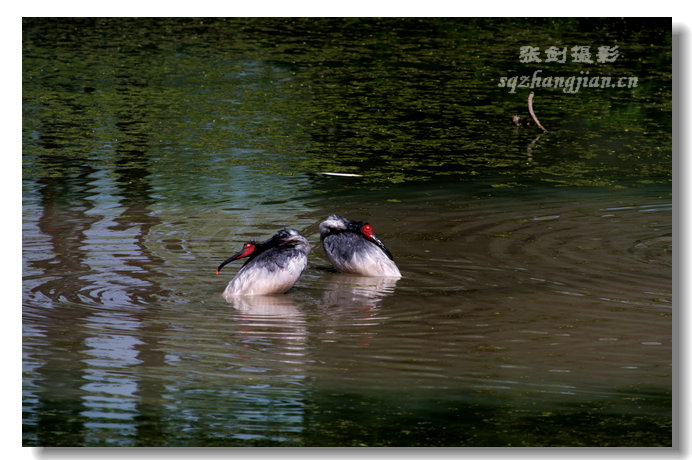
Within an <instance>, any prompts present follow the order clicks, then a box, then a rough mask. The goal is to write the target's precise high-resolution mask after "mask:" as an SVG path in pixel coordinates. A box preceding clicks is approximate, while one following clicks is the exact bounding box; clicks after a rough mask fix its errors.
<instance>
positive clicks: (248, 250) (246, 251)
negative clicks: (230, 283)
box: [216, 243, 255, 275]
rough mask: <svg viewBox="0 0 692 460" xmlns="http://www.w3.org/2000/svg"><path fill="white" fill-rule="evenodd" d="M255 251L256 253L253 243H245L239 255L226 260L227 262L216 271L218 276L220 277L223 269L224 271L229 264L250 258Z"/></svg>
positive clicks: (222, 263)
mask: <svg viewBox="0 0 692 460" xmlns="http://www.w3.org/2000/svg"><path fill="white" fill-rule="evenodd" d="M254 251H255V245H254V244H252V243H245V244H244V245H243V249H242V250H241V251H240V252H238V253H236V254H233V255H232V256H231V257H229V258H228V259H226V260H224V261H223V262H221V265H219V268H217V269H216V274H217V275H218V274H219V272H220V271H221V269H222V268H223V267H225V266H226V265H227V264H229V263H231V262H233V261H234V260H236V259H242V258H243V257H248V256H249V255H250V254H252V253H253V252H254Z"/></svg>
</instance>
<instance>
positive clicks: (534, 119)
mask: <svg viewBox="0 0 692 460" xmlns="http://www.w3.org/2000/svg"><path fill="white" fill-rule="evenodd" d="M529 113H530V114H531V118H533V121H534V122H535V123H536V126H538V127H539V128H541V129H542V130H543V132H544V133H547V132H548V130H547V129H545V128H544V127H543V125H541V124H540V122H539V121H538V118H536V114H535V113H533V91H531V94H529Z"/></svg>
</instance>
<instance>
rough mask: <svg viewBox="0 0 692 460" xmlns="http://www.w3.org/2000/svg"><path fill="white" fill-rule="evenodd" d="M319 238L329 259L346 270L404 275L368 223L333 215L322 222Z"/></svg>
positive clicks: (381, 274)
mask: <svg viewBox="0 0 692 460" xmlns="http://www.w3.org/2000/svg"><path fill="white" fill-rule="evenodd" d="M320 239H321V240H322V247H323V248H324V252H325V253H326V254H327V258H328V259H329V261H330V262H331V263H332V265H334V267H335V268H336V269H337V270H339V271H341V272H343V273H353V274H357V275H362V276H387V277H397V278H400V277H401V272H400V271H399V268H398V267H397V265H396V263H395V262H394V258H393V257H392V254H391V253H390V252H389V250H388V249H387V248H386V246H385V245H384V244H383V243H382V242H381V241H380V240H379V239H378V238H377V237H376V236H375V234H374V232H373V230H372V227H371V226H370V225H369V224H367V223H365V222H356V221H352V220H349V219H346V218H344V217H341V216H337V215H335V214H333V215H331V216H329V217H328V218H327V219H326V220H325V221H323V222H322V223H321V224H320Z"/></svg>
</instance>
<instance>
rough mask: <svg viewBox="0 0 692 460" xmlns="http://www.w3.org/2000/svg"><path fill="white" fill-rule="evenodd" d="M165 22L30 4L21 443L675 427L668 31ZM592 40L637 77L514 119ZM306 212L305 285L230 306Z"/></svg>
mask: <svg viewBox="0 0 692 460" xmlns="http://www.w3.org/2000/svg"><path fill="white" fill-rule="evenodd" d="M147 21H149V20H139V21H133V20H106V19H95V20H86V19H85V20H78V21H76V22H70V21H66V20H45V19H44V20H25V23H24V27H23V29H24V50H23V54H24V60H23V63H24V64H23V77H24V87H23V98H24V99H23V101H24V103H23V195H22V205H23V283H22V292H23V324H22V326H23V444H24V445H26V446H582V445H586V446H669V445H671V443H672V412H671V409H672V407H671V406H672V397H671V393H672V374H673V361H672V319H673V309H672V302H673V299H672V286H671V272H672V194H671V153H670V149H671V132H670V126H671V124H670V121H671V97H670V24H669V22H668V23H666V22H665V21H661V22H660V23H658V24H654V25H653V26H652V24H651V23H644V22H639V21H629V22H627V21H625V22H622V23H613V21H609V22H606V21H603V22H601V21H578V20H561V21H544V22H541V21H537V23H536V24H534V26H535V27H534V28H533V29H532V30H531V34H528V32H527V31H525V26H524V25H523V24H521V23H519V22H514V21H505V22H503V21H501V20H485V21H475V20H474V21H470V20H469V21H461V20H442V19H440V20H413V19H411V20H395V19H390V20H382V21H375V20H355V19H354V20H318V19H315V20H281V19H266V20H252V21H250V20H158V21H154V22H147ZM152 21H153V20H152ZM500 32H502V33H500ZM510 32H511V33H510ZM512 36H513V37H515V38H511V37H512ZM493 37H494V38H493ZM536 37H539V38H536ZM575 40H576V41H577V42H579V44H582V42H583V44H591V45H592V46H598V45H600V44H601V43H603V42H606V43H608V44H609V43H619V44H621V47H622V48H623V50H624V51H625V52H626V55H627V57H628V59H626V60H624V59H623V61H622V63H619V65H618V66H613V67H608V68H607V69H608V71H613V72H615V71H617V72H620V73H627V72H630V73H635V74H639V76H640V80H641V85H640V87H638V88H636V89H635V90H628V91H615V90H613V91H610V92H606V91H595V90H592V92H583V93H579V94H574V95H569V97H567V96H565V95H564V94H563V93H561V92H559V91H556V90H552V91H551V90H548V89H543V90H541V91H536V90H534V91H536V102H535V104H536V105H535V107H534V108H535V109H536V110H537V112H538V113H537V114H538V116H539V117H540V119H541V123H542V124H543V125H545V126H547V127H548V129H549V132H548V133H546V134H543V135H540V134H539V132H538V131H537V130H533V129H532V128H525V127H522V128H515V127H512V126H511V123H509V121H508V118H509V117H511V115H512V114H514V113H515V111H516V112H521V111H522V110H524V107H525V104H526V97H527V94H528V91H527V90H526V91H523V92H522V93H521V94H514V95H511V94H508V93H507V92H506V88H505V89H504V90H503V89H502V88H498V87H497V83H496V80H497V76H498V75H504V74H509V73H515V72H520V71H521V72H526V71H528V69H531V71H532V69H533V67H527V68H523V67H521V66H520V64H519V63H518V59H517V55H516V53H517V49H518V47H519V46H523V45H527V44H536V46H549V45H550V44H553V43H558V42H560V43H562V42H563V41H564V42H566V43H568V44H572V43H576V42H575ZM566 69H572V70H574V69H577V71H578V69H579V67H578V66H577V67H564V68H555V67H553V68H552V70H553V71H557V70H559V71H563V70H566ZM591 70H592V71H593V72H594V73H595V71H596V70H597V69H594V68H591ZM598 70H600V71H601V72H603V73H606V72H605V69H603V68H602V69H598ZM539 101H540V103H541V104H542V105H541V106H540V107H541V109H540V111H539V109H538V107H539V105H538V104H539ZM543 114H544V115H543ZM325 171H327V172H338V173H349V174H359V175H360V177H340V176H325V175H322V174H320V173H321V172H325ZM331 213H339V214H342V215H344V216H347V217H351V218H354V219H362V220H367V221H368V222H370V223H371V224H372V225H373V227H374V229H375V232H376V234H377V235H378V237H379V238H380V239H382V241H383V242H384V243H385V244H386V245H387V246H388V248H389V249H390V250H391V251H392V253H393V254H394V256H395V259H396V261H397V263H398V265H399V267H400V269H401V271H402V274H403V277H402V278H401V279H400V280H398V281H391V280H380V279H372V278H359V277H354V276H348V275H342V274H338V273H336V272H335V271H334V270H333V269H331V267H330V266H329V262H328V261H327V259H326V257H325V255H324V253H323V251H322V248H321V246H320V243H319V230H318V224H319V222H320V221H321V220H322V219H324V218H325V217H326V216H328V215H329V214H331ZM284 226H289V227H292V228H296V229H298V230H299V231H300V232H301V233H302V234H303V235H304V236H306V237H307V238H308V239H309V241H310V243H311V244H312V246H313V250H312V252H311V254H310V260H309V265H308V268H307V269H306V271H305V273H304V274H303V276H302V277H301V279H300V280H299V281H298V283H297V284H296V286H295V287H294V289H292V290H291V291H290V292H289V293H288V294H286V295H281V296H276V297H271V298H262V299H255V298H247V299H242V300H239V301H237V302H235V303H233V304H228V303H227V302H226V301H225V300H224V298H223V297H221V295H220V294H221V292H222V291H223V289H224V288H225V285H226V284H227V282H228V280H229V279H230V277H231V276H232V274H233V273H234V270H233V269H234V267H233V266H228V267H226V269H224V271H223V272H222V274H221V275H218V276H217V275H215V274H214V271H215V269H216V267H217V265H218V264H219V262H221V261H222V260H224V259H226V258H227V257H228V256H230V255H231V254H233V253H235V252H236V251H237V250H238V249H239V248H240V246H241V245H242V243H243V242H244V241H247V240H250V239H257V240H263V239H265V238H267V237H269V236H270V235H271V234H273V233H274V232H275V231H276V230H278V229H279V228H282V227H284ZM238 265H239V264H236V265H235V266H236V267H237V266H238Z"/></svg>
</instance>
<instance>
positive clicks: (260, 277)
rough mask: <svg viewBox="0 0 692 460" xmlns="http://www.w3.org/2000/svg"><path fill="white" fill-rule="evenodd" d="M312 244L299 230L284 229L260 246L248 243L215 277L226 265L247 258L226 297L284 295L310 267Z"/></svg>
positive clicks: (222, 265)
mask: <svg viewBox="0 0 692 460" xmlns="http://www.w3.org/2000/svg"><path fill="white" fill-rule="evenodd" d="M309 252H310V243H308V240H307V239H305V237H303V236H302V235H301V234H300V233H298V231H297V230H293V229H283V230H280V231H278V232H277V233H276V234H275V235H274V236H272V237H271V238H269V239H268V240H266V241H263V242H261V243H256V242H254V241H249V242H247V243H245V244H243V248H242V249H241V250H240V251H239V252H237V253H236V254H234V255H233V256H231V257H229V258H228V259H226V260H225V261H223V262H222V263H221V264H220V265H219V267H218V268H217V269H216V274H217V275H218V274H219V272H221V269H222V268H223V267H224V266H226V265H227V264H229V263H231V262H233V261H234V260H237V259H243V258H247V261H245V263H244V264H243V266H242V267H240V270H238V272H237V273H236V274H235V276H234V277H233V279H232V280H231V281H230V282H229V283H228V286H227V287H226V290H225V291H224V293H223V295H224V297H226V298H230V297H236V296H244V295H271V294H281V293H284V292H286V291H288V290H289V289H291V287H293V285H294V284H295V283H296V281H298V278H300V275H301V274H302V273H303V270H305V267H306V266H307V264H308V253H309Z"/></svg>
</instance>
